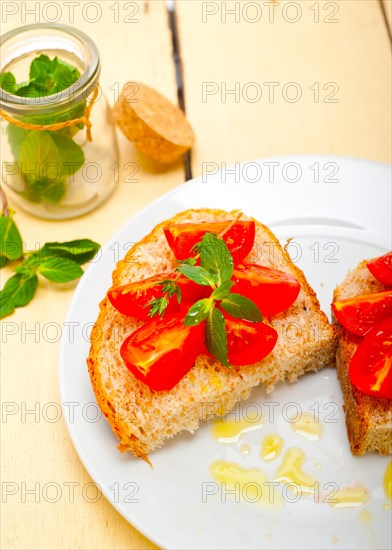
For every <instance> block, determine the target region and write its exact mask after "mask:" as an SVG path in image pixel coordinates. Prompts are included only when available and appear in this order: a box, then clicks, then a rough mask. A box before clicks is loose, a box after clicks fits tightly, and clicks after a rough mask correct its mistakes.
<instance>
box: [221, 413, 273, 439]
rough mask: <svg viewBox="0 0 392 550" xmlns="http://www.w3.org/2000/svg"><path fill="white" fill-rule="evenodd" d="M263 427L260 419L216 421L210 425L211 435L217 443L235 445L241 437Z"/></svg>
mask: <svg viewBox="0 0 392 550" xmlns="http://www.w3.org/2000/svg"><path fill="white" fill-rule="evenodd" d="M262 426H263V422H262V419H260V418H259V419H258V420H249V419H246V418H244V419H242V420H224V419H223V420H216V421H215V422H214V423H213V424H212V434H213V436H214V437H215V438H216V439H217V440H218V441H219V443H237V441H238V440H239V439H240V437H241V435H242V434H244V433H247V432H252V431H253V430H258V429H259V428H261V427H262Z"/></svg>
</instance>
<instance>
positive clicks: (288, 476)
mask: <svg viewBox="0 0 392 550" xmlns="http://www.w3.org/2000/svg"><path fill="white" fill-rule="evenodd" d="M304 462H305V454H304V453H303V451H301V449H298V448H297V447H291V448H290V449H287V451H286V452H285V454H284V457H283V461H282V464H281V465H280V466H279V468H278V471H277V473H276V476H275V481H279V482H282V483H292V484H294V485H295V486H296V488H297V490H298V491H301V494H303V495H312V494H314V491H315V483H316V482H317V480H316V479H315V478H314V477H313V476H311V475H308V474H305V472H304V471H303V470H302V465H303V463H304ZM293 489H294V487H293Z"/></svg>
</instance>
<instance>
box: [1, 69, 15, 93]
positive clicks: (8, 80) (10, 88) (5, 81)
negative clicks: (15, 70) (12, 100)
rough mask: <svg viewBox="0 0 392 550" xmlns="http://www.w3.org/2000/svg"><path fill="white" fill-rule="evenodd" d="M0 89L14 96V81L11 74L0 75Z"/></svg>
mask: <svg viewBox="0 0 392 550" xmlns="http://www.w3.org/2000/svg"><path fill="white" fill-rule="evenodd" d="M0 88H3V90H5V91H6V92H8V93H9V94H14V93H15V90H16V80H15V77H14V75H13V74H12V73H10V72H6V73H1V74H0Z"/></svg>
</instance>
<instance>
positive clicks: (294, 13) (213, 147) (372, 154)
mask: <svg viewBox="0 0 392 550" xmlns="http://www.w3.org/2000/svg"><path fill="white" fill-rule="evenodd" d="M246 6H247V7H246ZM177 7H178V21H179V28H180V37H181V45H182V57H183V65H184V74H185V94H186V105H187V114H188V118H189V119H190V122H191V123H192V124H193V126H194V129H195V132H196V138H197V144H196V147H195V150H194V152H193V172H194V175H197V174H200V173H201V172H202V171H203V163H212V165H211V166H209V169H210V170H213V169H214V166H219V167H220V166H221V164H222V163H228V164H230V163H234V162H237V161H245V160H250V159H254V158H259V157H266V156H272V155H286V154H306V153H315V154H316V153H325V154H336V155H345V156H351V157H361V158H367V159H371V160H376V161H383V162H389V161H390V158H391V153H390V152H391V124H390V121H391V101H390V97H391V66H390V53H389V52H390V49H389V48H390V46H389V42H388V36H387V33H386V30H385V24H384V21H383V18H382V13H381V9H380V5H379V3H378V2H377V1H375V0H361V2H357V1H355V0H344V1H343V0H337V1H335V2H324V1H318V2H288V1H287V0H283V1H279V2H266V1H258V2H248V3H246V4H245V3H242V2H237V3H235V2H197V1H190V2H181V1H180V2H177ZM229 10H231V11H232V13H228V11H229ZM233 10H234V12H233ZM205 168H206V165H205V164H204V170H205Z"/></svg>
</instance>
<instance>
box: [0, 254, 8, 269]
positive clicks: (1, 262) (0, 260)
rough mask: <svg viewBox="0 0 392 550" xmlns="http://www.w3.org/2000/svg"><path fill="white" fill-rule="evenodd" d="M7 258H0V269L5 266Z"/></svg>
mask: <svg viewBox="0 0 392 550" xmlns="http://www.w3.org/2000/svg"><path fill="white" fill-rule="evenodd" d="M7 261H8V260H7V258H6V257H5V256H0V269H1V268H2V267H4V266H5V265H6V264H7Z"/></svg>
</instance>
